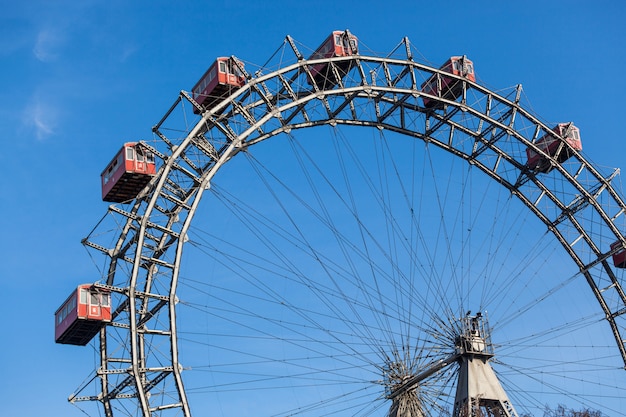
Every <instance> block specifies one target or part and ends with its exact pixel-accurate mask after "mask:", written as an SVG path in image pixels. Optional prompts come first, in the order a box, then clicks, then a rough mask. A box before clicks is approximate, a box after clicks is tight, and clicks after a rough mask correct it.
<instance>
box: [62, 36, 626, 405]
mask: <svg viewBox="0 0 626 417" xmlns="http://www.w3.org/2000/svg"><path fill="white" fill-rule="evenodd" d="M403 42H404V45H405V47H406V48H405V50H406V56H405V57H403V58H391V57H377V56H366V55H353V56H348V57H336V58H327V59H317V60H310V59H305V58H304V57H303V56H302V55H301V54H300V52H299V51H298V49H297V47H296V45H295V43H294V42H293V40H292V39H291V38H290V37H287V42H286V43H287V44H288V45H290V46H291V48H292V50H293V51H294V54H295V57H296V59H297V60H296V61H295V62H294V63H292V64H289V65H284V66H281V67H280V68H278V69H276V70H273V71H270V72H267V73H266V74H263V73H262V71H258V72H257V73H255V74H254V75H253V76H252V75H248V74H246V76H247V78H248V82H247V83H246V85H245V86H243V87H242V88H240V89H238V90H236V91H234V92H233V94H231V95H230V96H229V97H228V98H227V99H225V100H224V101H222V102H221V103H220V104H218V105H216V106H215V107H214V108H211V109H208V110H205V109H203V108H202V107H201V106H199V105H198V104H197V103H196V102H194V100H193V99H192V98H191V96H190V95H189V94H188V93H187V92H185V91H181V93H180V95H179V96H178V98H177V99H176V101H175V102H174V104H173V105H172V106H171V108H170V109H169V110H168V111H167V112H166V114H165V115H164V117H163V118H162V119H161V120H160V121H159V122H158V123H157V124H156V125H155V126H154V127H153V132H154V134H155V135H156V137H157V138H158V141H157V142H155V143H149V142H142V144H143V146H145V147H146V148H148V149H149V150H151V151H152V152H154V154H155V155H156V156H157V157H158V158H159V159H160V161H161V167H160V169H159V172H158V175H157V177H156V178H155V179H154V180H153V181H152V182H151V184H150V185H149V186H148V187H147V188H146V189H145V190H144V191H143V192H142V193H141V194H140V195H139V196H138V197H137V198H136V199H135V200H134V201H132V202H128V204H120V205H111V206H110V207H109V209H108V212H107V214H106V216H105V217H106V218H107V219H109V220H112V221H113V222H114V223H115V224H117V228H116V230H115V233H116V237H115V238H114V240H112V241H108V242H107V241H105V238H104V237H103V235H102V234H101V228H102V227H101V226H100V225H99V226H97V227H96V228H94V230H93V231H92V232H91V233H90V235H89V236H88V237H87V238H85V239H84V241H83V243H84V245H86V246H87V247H88V248H92V249H95V250H97V251H98V252H101V253H103V254H104V255H105V258H106V261H105V263H106V264H105V276H106V282H105V283H102V284H98V285H99V286H102V287H106V288H107V289H109V290H110V291H111V292H112V293H114V294H116V295H117V297H118V300H119V303H118V304H117V307H116V310H115V312H114V318H113V323H112V324H111V326H110V328H104V329H103V330H102V331H101V334H100V344H99V348H100V364H101V365H100V367H99V369H98V370H97V372H96V375H94V377H93V378H94V379H92V382H93V381H94V380H95V381H97V379H95V378H99V379H100V383H99V386H100V389H99V391H100V392H99V393H98V394H97V395H80V394H81V392H82V388H84V387H82V388H81V389H80V390H79V391H78V393H77V394H74V395H73V396H72V397H70V400H71V401H83V400H95V401H99V402H101V403H102V405H103V407H104V411H105V415H107V416H112V415H113V414H114V408H115V407H114V402H115V401H118V402H119V403H120V404H122V403H124V402H126V401H128V402H130V403H132V404H135V403H136V404H138V408H139V410H140V411H139V414H140V415H144V416H149V415H167V413H169V412H171V413H173V414H176V415H180V414H181V413H182V414H183V415H185V416H188V415H191V411H190V408H189V404H188V400H187V396H186V393H185V389H184V384H183V379H182V376H181V373H182V366H181V364H180V363H179V360H178V358H179V354H178V341H177V320H176V304H177V301H178V300H177V296H176V294H177V284H178V276H179V271H180V268H181V259H182V253H183V247H184V244H185V242H186V241H187V233H188V230H189V227H190V225H191V222H192V219H193V217H194V213H195V210H196V208H197V207H198V204H199V202H200V200H201V198H202V195H203V193H204V191H205V190H207V189H208V188H209V187H210V184H211V181H212V179H213V177H214V175H215V174H216V172H217V171H218V170H219V169H220V168H221V167H222V166H223V165H224V164H225V163H227V162H228V161H229V160H230V159H231V158H233V157H234V156H236V155H237V154H238V153H239V152H242V151H245V150H246V149H247V148H248V147H250V146H252V145H254V144H257V143H260V142H262V141H264V140H265V139H268V138H271V137H273V136H276V135H280V134H281V133H286V134H288V133H290V132H291V131H292V130H295V129H304V128H310V127H314V126H320V125H332V126H335V125H354V126H365V127H376V128H377V129H382V130H388V131H393V132H397V133H400V134H402V135H406V136H409V137H412V138H415V139H420V140H422V141H425V142H428V143H430V144H432V145H434V146H437V147H440V148H442V149H444V150H445V151H447V152H449V153H451V154H453V155H455V156H456V157H458V158H461V159H463V160H464V161H466V162H467V163H468V164H470V165H472V166H475V167H477V168H478V169H480V170H481V171H483V172H484V173H486V174H487V175H488V176H490V177H491V178H492V179H493V180H494V181H496V182H497V183H499V184H500V185H502V186H503V187H505V188H506V189H508V190H509V191H510V193H511V194H512V195H513V196H515V197H517V198H518V199H519V200H520V201H521V202H522V203H523V204H524V205H525V206H526V207H527V208H528V209H529V210H530V211H531V212H532V213H533V214H534V215H535V216H536V217H537V218H538V219H540V220H541V221H542V222H543V223H544V224H545V226H546V228H547V229H548V230H549V231H550V232H551V233H552V234H553V235H554V236H555V238H556V239H557V240H558V241H559V242H560V244H561V245H562V246H563V247H564V248H565V250H566V251H567V253H568V254H569V255H570V257H571V258H572V260H573V261H574V262H575V263H576V265H577V267H578V268H579V269H580V271H581V274H582V275H584V277H585V279H586V281H587V283H588V285H589V287H590V289H591V291H592V293H593V294H594V297H595V298H596V300H597V302H598V303H599V305H600V307H601V308H602V311H603V312H604V315H605V318H606V321H607V322H608V324H609V326H610V328H611V331H612V333H613V335H614V337H615V340H616V344H617V349H618V350H619V352H620V355H621V357H622V359H623V360H624V363H625V364H626V342H625V340H624V338H623V336H622V335H623V334H624V332H626V322H625V321H624V318H625V315H624V313H626V294H625V293H624V290H623V288H622V283H621V282H620V279H619V278H618V277H617V275H616V273H615V271H614V269H613V268H614V267H613V266H612V264H611V263H610V262H609V261H610V257H611V256H612V255H613V254H614V253H615V252H617V251H619V250H622V248H624V247H626V238H625V237H624V236H623V234H622V233H623V231H624V230H625V228H624V211H625V209H626V204H624V201H623V199H622V197H621V196H620V195H619V194H618V193H617V192H616V191H615V190H614V188H613V187H612V186H611V181H612V180H613V178H614V177H615V175H616V174H617V172H614V173H612V174H610V175H608V176H604V175H602V174H601V173H600V172H599V171H598V170H597V169H596V168H594V166H593V165H592V164H590V163H589V162H588V161H587V160H585V158H584V157H583V156H582V155H581V154H580V153H578V152H576V151H574V150H572V149H570V150H569V151H570V152H571V153H572V155H573V156H572V157H571V158H570V159H569V160H568V161H567V162H566V163H562V164H561V163H558V162H557V161H556V160H554V158H552V157H551V156H550V155H548V154H546V153H545V152H544V151H543V150H542V149H541V148H539V147H538V146H537V145H536V141H537V140H538V139H540V138H542V137H543V136H544V135H552V134H553V133H552V131H551V129H550V127H549V126H546V125H545V124H544V123H542V122H541V121H540V120H538V119H537V118H536V117H535V116H533V115H532V114H531V113H530V112H529V111H527V110H525V109H524V108H522V107H521V105H520V95H521V86H518V88H517V89H516V90H515V92H514V94H513V97H504V96H501V95H499V94H497V93H496V92H493V91H491V90H489V89H488V88H485V87H483V86H481V85H479V84H477V83H473V82H470V81H467V80H465V79H462V78H459V77H456V76H453V75H450V74H447V73H444V72H442V71H441V70H438V69H436V68H432V67H430V66H427V65H424V64H421V63H418V62H416V61H414V60H413V57H412V53H411V49H410V47H409V42H408V39H404V41H403ZM320 63H323V64H325V65H328V66H329V68H330V69H331V73H332V74H333V79H332V80H331V82H327V83H325V85H324V86H318V85H317V84H316V83H315V82H313V83H312V85H310V84H309V82H308V81H307V80H309V79H312V77H311V76H310V70H309V68H310V67H311V66H312V65H315V64H320ZM339 64H343V66H345V65H346V64H348V67H349V68H350V69H349V71H348V73H347V75H346V76H343V77H342V76H340V72H339V71H338V69H337V68H338V65H339ZM241 69H242V70H243V68H241ZM433 75H435V76H436V77H442V76H444V75H445V76H446V77H453V78H458V80H459V82H461V84H462V94H461V97H460V98H459V99H457V100H447V99H445V98H442V97H437V96H432V95H426V94H425V93H423V92H421V91H420V84H421V82H422V81H424V80H426V79H428V78H429V77H431V76H433ZM320 87H322V88H320ZM423 96H428V98H429V99H431V100H437V101H439V102H440V103H442V108H441V109H439V110H433V109H427V108H425V107H424V106H423V105H422V104H421V99H422V97H423ZM194 108H195V109H196V110H197V111H199V112H201V116H200V117H198V118H197V120H195V121H192V122H190V121H189V120H188V118H187V116H189V115H191V110H192V109H194ZM561 146H568V145H567V144H565V143H564V142H563V144H562V145H561ZM527 148H531V149H532V150H534V151H535V152H537V153H539V154H541V155H542V156H543V157H545V158H546V159H547V160H548V161H550V164H551V165H552V167H553V169H552V170H551V171H550V172H549V173H540V172H536V171H533V170H532V169H530V168H529V167H527V166H526V163H525V162H526V161H525V157H526V149H527ZM557 182H558V183H559V184H560V186H559V187H554V184H555V183H557ZM615 241H620V242H621V246H618V247H614V248H613V249H610V244H611V243H613V242H615ZM163 346H165V347H166V348H165V350H161V347H163ZM171 393H174V394H171ZM121 409H126V407H125V406H121ZM133 413H134V411H131V412H129V414H133Z"/></svg>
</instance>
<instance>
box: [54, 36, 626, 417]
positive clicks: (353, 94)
mask: <svg viewBox="0 0 626 417" xmlns="http://www.w3.org/2000/svg"><path fill="white" fill-rule="evenodd" d="M359 42H360V39H358V38H357V37H356V36H355V35H354V34H352V33H350V32H349V31H341V32H333V33H332V34H330V36H329V37H328V38H327V39H326V40H325V41H324V42H323V43H322V44H321V45H320V47H318V48H317V49H315V50H312V51H311V53H310V54H307V53H304V54H303V52H302V51H304V47H303V46H301V45H299V44H297V43H296V42H295V41H294V40H293V39H292V38H291V37H289V36H288V37H287V38H286V40H285V43H284V45H283V47H282V48H283V50H282V51H281V53H279V54H275V56H277V57H280V59H278V58H276V62H274V61H272V62H270V63H268V64H267V65H264V66H263V67H259V68H258V69H257V68H255V69H254V71H253V70H251V69H250V67H251V64H249V63H246V62H245V61H244V60H242V59H239V58H236V57H234V56H233V57H224V58H218V59H217V60H216V61H215V63H214V64H213V65H212V66H211V67H210V68H209V70H208V71H207V72H206V73H205V74H204V75H203V77H202V78H201V79H200V81H199V82H198V83H197V84H196V86H194V88H193V89H192V91H191V92H186V91H182V92H181V93H180V95H179V96H178V98H177V99H176V101H175V102H174V104H173V105H172V106H171V108H170V109H169V110H168V111H167V112H166V114H165V115H164V117H163V118H162V119H161V120H160V121H159V122H158V123H157V124H156V125H155V126H154V127H153V133H154V138H153V139H152V140H146V141H140V142H131V143H126V144H124V147H123V148H122V149H121V150H120V152H119V154H118V155H117V156H116V157H115V158H114V159H113V160H112V161H111V163H110V164H109V165H108V166H107V167H106V169H105V171H104V172H103V176H102V181H103V198H104V199H105V200H106V201H111V202H113V203H114V204H112V205H111V206H109V209H108V211H107V213H106V215H105V216H104V217H103V218H102V220H101V221H100V222H99V223H98V225H97V226H96V227H95V228H94V229H93V230H92V232H91V233H90V234H89V236H88V237H87V238H86V239H85V240H84V244H85V245H86V247H87V248H89V249H90V253H95V254H102V255H104V256H103V257H94V259H98V261H97V263H98V264H99V265H101V268H102V279H101V280H100V281H99V282H97V283H95V284H90V285H81V286H80V287H78V289H77V292H76V293H75V294H73V295H72V296H70V297H69V298H68V301H67V302H66V303H65V304H64V305H63V306H62V307H61V308H60V309H59V311H57V325H58V329H59V330H58V333H57V340H58V341H60V342H62V343H73V344H86V343H89V341H90V340H91V339H92V337H93V336H94V335H96V334H99V339H98V338H96V339H94V340H99V341H95V342H93V343H95V346H96V348H97V351H98V363H97V365H96V369H95V371H94V372H93V374H92V375H91V376H90V377H88V379H87V380H86V382H85V383H84V384H83V385H81V386H80V387H79V388H78V389H77V391H76V392H75V393H74V394H72V395H71V396H70V401H72V402H73V403H75V404H77V405H79V406H82V404H85V401H92V402H94V403H95V404H97V405H98V407H101V408H102V412H103V415H105V416H114V415H115V416H118V415H129V416H170V415H171V416H190V415H192V414H193V415H216V414H217V415H220V414H232V413H237V414H238V415H248V414H249V415H255V416H258V415H268V416H288V415H289V416H291V415H301V416H303V417H308V416H320V415H329V416H335V415H336V416H369V415H388V416H390V417H421V416H429V417H434V416H455V417H456V416H469V415H476V416H477V415H486V414H488V415H496V413H500V414H498V415H503V416H505V415H506V416H522V415H543V413H544V411H545V409H546V406H548V407H556V406H558V405H561V404H562V405H566V406H567V407H570V408H572V409H577V410H578V409H592V410H599V411H601V412H602V413H603V415H610V416H619V415H626V411H624V410H626V403H625V400H624V398H626V395H624V389H625V388H626V384H625V382H626V372H625V371H624V367H625V365H626V342H625V340H624V337H625V335H626V321H625V314H626V295H625V293H624V290H623V286H622V283H623V282H624V281H623V270H624V267H625V266H626V259H625V258H626V252H625V249H624V248H626V238H625V237H624V235H623V233H624V232H625V231H626V222H625V216H624V212H625V210H626V204H625V203H624V201H623V199H622V197H621V195H620V194H619V192H618V191H616V189H615V188H614V187H613V185H612V183H613V182H614V181H616V180H617V178H618V176H617V171H614V172H609V173H605V172H601V171H600V170H599V169H597V168H596V167H594V165H592V164H591V163H590V162H589V161H587V160H586V159H585V158H584V157H583V155H582V154H581V152H580V151H581V149H582V146H581V144H582V143H583V141H584V132H582V133H581V132H580V131H579V130H578V128H577V127H576V126H575V125H574V123H571V122H561V123H556V124H550V125H548V124H546V123H544V122H542V121H541V120H539V119H538V118H537V117H536V116H534V115H533V114H531V113H530V112H529V111H528V110H526V109H525V108H524V106H523V103H522V90H521V86H517V87H515V88H513V89H509V90H503V91H500V92H495V91H492V90H490V89H488V88H486V87H484V86H482V85H481V84H479V83H477V82H476V72H477V71H478V72H479V70H477V69H476V68H474V65H476V66H477V67H478V68H479V63H474V62H472V61H471V60H470V59H468V57H465V56H454V57H451V58H450V60H449V61H448V62H446V63H445V64H444V65H443V66H441V67H439V66H435V67H433V66H431V65H426V64H422V63H419V62H417V61H416V60H415V59H414V58H413V50H412V48H411V46H410V44H409V41H408V39H404V40H403V41H402V42H401V43H400V45H399V47H398V48H396V49H394V51H393V52H392V53H390V54H389V55H388V56H385V57H380V56H375V55H374V54H367V53H365V52H364V48H363V47H362V46H361V45H360V44H359ZM286 51H287V52H289V56H290V57H293V58H292V59H287V60H285V58H284V57H285V55H287V54H286V53H285V52H286ZM581 136H582V139H581ZM201 200H202V201H203V202H202V204H201ZM183 254H184V256H183ZM100 260H102V261H100ZM90 303H91V304H90ZM81 305H84V306H85V309H86V310H85V314H89V313H93V316H92V319H91V320H85V321H84V322H83V323H89V325H84V326H83V327H80V328H78V327H76V326H75V325H74V324H64V323H66V320H75V318H76V314H75V315H74V316H72V311H73V309H75V310H76V311H78V310H79V309H80V306H81ZM78 315H79V316H80V313H78ZM72 317H74V319H72ZM75 321H76V320H75ZM67 323H69V321H68V322H67ZM72 326H74V327H72ZM480 413H483V414H480ZM485 413H486V414H485Z"/></svg>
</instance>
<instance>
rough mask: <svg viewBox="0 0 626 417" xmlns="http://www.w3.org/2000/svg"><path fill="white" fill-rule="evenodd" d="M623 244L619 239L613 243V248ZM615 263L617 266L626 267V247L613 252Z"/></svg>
mask: <svg viewBox="0 0 626 417" xmlns="http://www.w3.org/2000/svg"><path fill="white" fill-rule="evenodd" d="M621 246H622V242H620V241H619V240H618V241H617V242H615V243H613V244H612V245H611V250H615V249H617V248H620V247H621ZM613 265H615V267H616V268H626V249H624V248H622V249H621V250H618V251H617V252H616V253H614V254H613Z"/></svg>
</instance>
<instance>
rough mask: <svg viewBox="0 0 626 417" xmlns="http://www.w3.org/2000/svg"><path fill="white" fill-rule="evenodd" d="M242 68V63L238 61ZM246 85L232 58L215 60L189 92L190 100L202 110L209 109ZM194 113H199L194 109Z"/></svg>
mask: <svg viewBox="0 0 626 417" xmlns="http://www.w3.org/2000/svg"><path fill="white" fill-rule="evenodd" d="M238 62H239V65H241V66H242V67H243V63H242V62H241V61H238ZM245 83H246V77H245V76H244V75H243V74H242V73H241V70H240V69H239V67H238V66H237V64H236V63H235V61H234V59H233V58H225V57H222V58H217V59H216V60H215V62H214V63H213V65H211V66H210V67H209V69H208V70H207V71H206V72H205V73H204V75H203V76H202V78H200V81H198V82H197V83H196V85H195V86H194V87H193V89H192V90H191V96H192V98H193V99H194V100H195V101H196V102H197V103H198V104H199V105H201V106H203V107H204V108H211V107H213V106H215V105H216V104H217V103H219V102H220V101H222V100H224V99H225V98H226V97H228V96H229V95H230V94H231V92H232V91H233V90H235V89H237V88H239V87H242V86H243V85H244V84H245ZM193 112H194V113H196V114H200V111H199V110H198V109H196V108H195V107H194V110H193Z"/></svg>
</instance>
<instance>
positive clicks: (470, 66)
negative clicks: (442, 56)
mask: <svg viewBox="0 0 626 417" xmlns="http://www.w3.org/2000/svg"><path fill="white" fill-rule="evenodd" d="M439 69H440V70H441V71H444V72H448V73H450V74H453V75H458V76H459V77H463V78H465V79H466V80H469V81H472V82H474V81H476V74H474V63H473V62H472V61H470V60H469V59H467V58H466V57H465V55H464V56H453V57H450V59H448V60H447V61H446V63H445V64H443V65H442V66H441V68H439ZM422 93H425V94H430V95H433V96H437V97H441V98H443V99H446V100H456V99H458V98H459V97H460V96H461V94H463V82H462V80H459V79H456V78H452V77H446V76H445V75H441V76H439V75H438V74H433V75H432V76H431V77H430V78H429V79H427V80H426V81H425V82H424V83H423V84H422ZM422 100H423V101H424V107H427V108H429V109H434V108H442V107H443V103H441V102H440V101H439V100H433V99H431V98H428V97H424V96H422Z"/></svg>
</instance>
